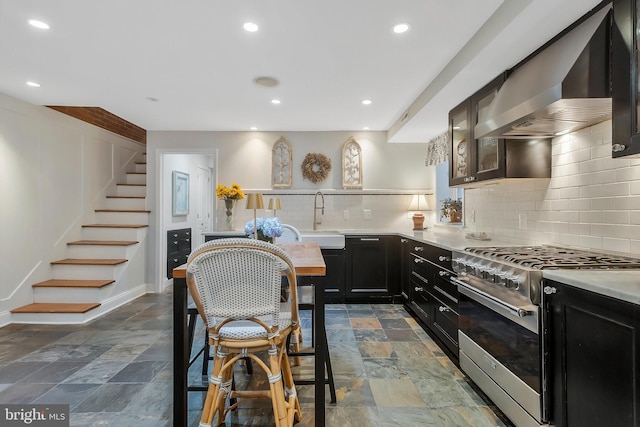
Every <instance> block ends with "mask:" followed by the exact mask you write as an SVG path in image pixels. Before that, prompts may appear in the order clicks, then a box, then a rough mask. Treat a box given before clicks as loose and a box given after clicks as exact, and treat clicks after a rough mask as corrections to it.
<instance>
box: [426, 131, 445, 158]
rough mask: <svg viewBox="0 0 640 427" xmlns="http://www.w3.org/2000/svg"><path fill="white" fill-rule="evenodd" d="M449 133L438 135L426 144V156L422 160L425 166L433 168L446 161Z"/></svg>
mask: <svg viewBox="0 0 640 427" xmlns="http://www.w3.org/2000/svg"><path fill="white" fill-rule="evenodd" d="M448 147H449V132H445V133H443V134H442V135H438V136H436V137H435V138H433V139H432V140H431V141H429V142H427V155H426V157H425V159H424V165H425V166H433V165H437V164H439V163H442V162H446V161H447V160H448V157H449V156H448V154H449V148H448Z"/></svg>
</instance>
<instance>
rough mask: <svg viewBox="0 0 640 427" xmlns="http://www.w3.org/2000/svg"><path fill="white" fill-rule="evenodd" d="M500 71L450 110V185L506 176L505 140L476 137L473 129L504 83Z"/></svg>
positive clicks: (503, 77)
mask: <svg viewBox="0 0 640 427" xmlns="http://www.w3.org/2000/svg"><path fill="white" fill-rule="evenodd" d="M504 80H505V76H504V74H501V75H500V76H498V77H497V78H495V79H494V80H493V81H491V82H490V83H489V84H487V85H486V86H485V87H483V88H482V89H480V90H479V91H478V92H476V93H475V94H474V95H473V96H471V97H469V98H467V99H466V100H465V101H464V102H462V103H461V104H460V105H458V106H457V107H456V108H454V109H453V110H451V112H450V113H449V136H450V138H449V139H450V141H451V144H450V145H449V150H450V152H449V185H450V186H454V185H464V184H470V183H474V182H476V181H483V180H487V179H495V178H501V177H504V176H505V167H506V162H505V140H504V139H499V138H480V139H475V137H474V134H473V129H474V128H475V126H476V124H478V121H479V120H481V119H482V118H483V114H484V113H485V112H486V111H487V107H488V106H489V104H490V103H491V101H492V100H493V98H495V96H496V93H497V92H498V89H500V86H502V83H504Z"/></svg>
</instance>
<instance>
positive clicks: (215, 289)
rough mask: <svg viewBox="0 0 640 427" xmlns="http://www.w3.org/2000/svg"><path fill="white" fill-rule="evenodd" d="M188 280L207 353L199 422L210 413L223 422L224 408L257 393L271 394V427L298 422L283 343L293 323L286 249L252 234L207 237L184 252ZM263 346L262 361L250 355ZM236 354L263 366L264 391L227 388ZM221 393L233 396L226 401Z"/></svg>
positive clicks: (204, 423) (294, 315) (293, 303)
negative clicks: (209, 363) (208, 369)
mask: <svg viewBox="0 0 640 427" xmlns="http://www.w3.org/2000/svg"><path fill="white" fill-rule="evenodd" d="M283 273H284V274H286V276H287V278H288V280H289V286H290V288H291V289H290V299H289V302H287V303H284V304H283V303H281V302H280V289H281V275H282V274H283ZM187 285H188V287H189V290H190V292H191V295H192V296H193V299H194V302H195V304H196V306H197V308H198V312H199V313H200V315H201V317H202V318H203V320H204V323H205V326H206V328H207V330H208V332H209V342H210V344H211V346H212V347H213V353H214V362H213V372H212V373H211V377H210V379H209V388H208V391H207V396H206V398H205V403H204V407H203V410H202V418H201V421H200V426H210V425H211V423H212V421H213V419H214V417H215V416H216V415H217V424H218V425H219V424H222V423H223V422H224V420H225V418H226V415H227V413H228V412H229V411H231V410H234V409H235V408H236V407H237V406H238V405H241V404H242V403H243V402H244V401H246V400H247V399H257V398H267V399H270V400H271V401H272V406H273V412H274V416H275V425H276V426H277V427H281V426H291V425H293V423H294V421H299V420H300V418H301V411H300V404H299V402H298V397H297V394H296V390H295V385H294V383H293V377H292V375H291V369H290V366H289V359H288V357H286V348H285V347H286V342H287V337H288V336H289V335H290V334H291V331H292V330H293V329H294V328H295V327H297V325H298V304H297V292H296V278H295V272H294V268H293V264H292V262H291V259H290V258H289V256H288V255H287V254H286V253H285V252H284V251H283V250H282V249H280V248H278V247H277V246H275V245H272V244H270V243H266V242H262V241H259V240H249V239H219V240H213V241H210V242H206V243H204V244H203V245H201V246H199V247H198V248H196V249H195V250H194V251H193V252H192V254H191V255H190V256H189V259H188V261H187ZM263 350H267V351H268V360H265V361H263V360H262V359H261V358H260V355H259V354H256V352H259V351H263ZM243 357H249V358H250V359H251V360H253V361H254V362H255V364H256V365H257V366H259V367H260V368H262V369H263V370H264V371H265V373H266V374H267V377H268V380H269V389H268V390H241V391H238V390H233V387H232V381H233V368H234V365H235V363H236V361H238V360H239V359H241V358H243ZM227 397H229V398H230V399H238V401H237V403H233V404H230V405H227V404H226V398H227Z"/></svg>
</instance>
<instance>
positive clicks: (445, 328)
mask: <svg viewBox="0 0 640 427" xmlns="http://www.w3.org/2000/svg"><path fill="white" fill-rule="evenodd" d="M432 298H433V299H434V300H435V306H434V311H433V332H434V333H435V334H436V335H438V337H439V338H440V339H441V340H442V341H443V342H444V344H445V345H446V346H447V347H449V349H450V350H451V351H453V352H454V353H455V354H458V313H457V312H456V311H455V310H454V308H452V307H451V306H449V305H448V304H446V303H444V302H442V301H440V300H439V299H438V298H435V297H433V296H432Z"/></svg>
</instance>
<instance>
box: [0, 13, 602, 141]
mask: <svg viewBox="0 0 640 427" xmlns="http://www.w3.org/2000/svg"><path fill="white" fill-rule="evenodd" d="M599 2H600V0H563V1H558V0H393V1H390V0H317V1H311V0H306V1H304V0H242V1H240V0H224V1H223V0H110V1H104V0H55V1H52V0H0V58H1V65H0V92H3V93H5V94H8V95H10V96H13V97H16V98H19V99H22V100H25V101H27V102H30V103H33V104H38V105H70V106H94V107H102V108H104V109H106V110H108V111H110V112H112V113H113V114H116V115H118V116H120V117H122V118H124V119H126V120H129V121H130V122H133V123H135V124H136V125H138V126H140V127H142V128H145V129H147V130H219V131H222V130H224V131H245V130H249V128H250V127H251V126H256V127H257V128H258V130H262V131H269V130H272V131H325V130H353V131H355V130H362V129H363V127H365V126H367V127H369V128H370V129H371V130H382V131H389V132H388V139H389V141H390V142H425V141H427V140H428V139H430V138H431V137H433V136H435V135H437V134H439V133H441V132H443V131H444V130H445V129H446V126H447V112H448V111H449V110H450V109H451V108H452V107H454V106H455V105H456V104H458V103H459V102H460V101H462V100H463V99H464V98H466V97H467V96H468V95H470V94H471V93H473V92H474V91H475V90H477V89H479V88H480V87H482V86H483V85H484V84H485V83H487V82H488V81H490V80H491V79H492V78H493V77H495V76H496V75H498V74H499V73H500V72H501V71H503V70H505V69H507V68H510V67H512V66H513V65H515V64H517V63H518V62H519V61H520V60H521V59H523V58H524V57H526V56H527V55H528V54H529V53H531V52H532V51H533V50H535V49H536V48H537V47H539V46H540V45H542V44H543V43H544V42H546V41H547V40H548V39H550V38H551V37H553V36H554V35H555V34H557V33H558V32H560V31H561V30H562V29H564V28H565V27H567V26H568V25H569V24H571V23H572V22H573V21H575V20H576V19H577V18H579V17H580V16H582V15H583V14H584V13H585V12H587V11H588V10H589V9H591V8H592V7H594V6H595V5H597V4H598V3H599ZM31 18H36V19H40V20H42V21H45V22H47V23H48V24H49V25H50V26H51V29H49V30H47V31H43V30H38V29H35V28H33V27H31V26H30V25H28V23H27V20H28V19H31ZM247 21H252V22H255V23H257V24H258V25H259V27H260V29H259V31H258V32H255V33H248V32H246V31H245V30H244V29H243V28H242V25H243V23H244V22H247ZM399 22H408V23H409V24H410V25H411V29H410V31H409V32H407V33H405V34H402V35H396V34H393V33H392V31H391V27H392V26H393V25H394V24H396V23H399ZM258 76H272V77H275V78H277V79H278V80H279V81H280V84H279V85H278V86H276V87H272V88H266V87H260V86H257V85H255V84H254V83H253V80H254V78H256V77H258ZM29 80H31V81H36V82H38V83H40V84H41V87H39V88H32V87H28V86H27V85H26V84H25V83H26V81H29ZM149 97H151V98H156V99H157V100H158V101H157V102H152V101H149V100H148V98H149ZM272 98H278V99H280V100H281V104H280V105H273V104H271V103H270V100H271V99H272ZM363 99H371V100H372V101H373V103H372V104H371V105H368V106H364V105H362V104H361V101H362V100H363ZM407 111H408V113H409V114H408V118H407V119H406V120H404V121H402V122H401V121H400V118H401V117H402V116H403V114H404V113H405V112H407Z"/></svg>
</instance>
